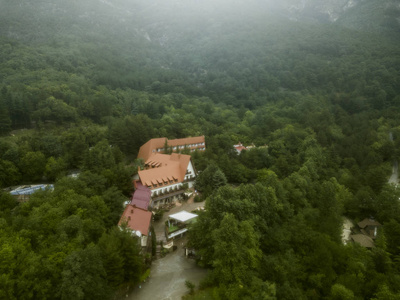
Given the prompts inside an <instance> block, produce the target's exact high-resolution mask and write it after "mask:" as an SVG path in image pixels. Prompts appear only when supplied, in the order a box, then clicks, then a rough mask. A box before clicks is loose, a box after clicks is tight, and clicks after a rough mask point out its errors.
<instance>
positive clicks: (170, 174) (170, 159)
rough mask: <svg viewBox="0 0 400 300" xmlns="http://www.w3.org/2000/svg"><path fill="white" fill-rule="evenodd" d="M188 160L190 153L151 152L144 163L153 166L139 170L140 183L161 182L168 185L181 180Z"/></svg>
mask: <svg viewBox="0 0 400 300" xmlns="http://www.w3.org/2000/svg"><path fill="white" fill-rule="evenodd" d="M189 162H190V155H185V154H178V153H172V154H171V155H168V154H159V153H157V154H153V155H152V156H151V157H150V158H149V159H148V160H147V161H146V162H145V165H150V166H155V167H154V168H150V169H147V170H142V171H139V172H138V174H139V178H140V181H141V182H142V184H144V185H146V186H152V185H154V184H157V185H158V184H160V183H161V184H163V185H165V186H168V185H170V184H172V183H170V181H173V183H176V182H182V181H183V180H184V179H185V175H186V170H187V167H188V165H189Z"/></svg>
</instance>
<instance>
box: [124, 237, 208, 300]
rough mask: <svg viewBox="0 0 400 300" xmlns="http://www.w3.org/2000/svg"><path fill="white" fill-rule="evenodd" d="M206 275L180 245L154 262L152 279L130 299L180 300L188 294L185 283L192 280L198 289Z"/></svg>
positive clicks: (137, 289)
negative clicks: (185, 254) (187, 256)
mask: <svg viewBox="0 0 400 300" xmlns="http://www.w3.org/2000/svg"><path fill="white" fill-rule="evenodd" d="M206 274H207V271H206V270H205V269H202V268H199V267H198V266H197V265H196V264H195V261H194V260H193V259H189V258H186V257H185V256H184V250H183V248H182V247H181V246H180V245H179V246H178V249H177V250H176V251H174V252H172V253H169V254H167V255H166V256H165V257H164V258H161V259H158V260H156V261H154V262H153V264H152V266H151V275H150V277H149V278H148V279H147V280H146V282H144V283H143V284H142V285H141V286H140V288H139V287H137V288H136V289H135V290H134V291H133V292H132V293H131V294H130V295H129V297H128V299H130V300H180V299H181V297H182V296H183V295H185V294H186V293H187V292H188V289H187V288H186V286H185V281H186V280H190V281H191V282H193V283H195V284H196V287H198V284H199V282H200V280H201V279H202V278H204V276H205V275H206Z"/></svg>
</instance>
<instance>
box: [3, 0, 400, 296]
mask: <svg viewBox="0 0 400 300" xmlns="http://www.w3.org/2000/svg"><path fill="white" fill-rule="evenodd" d="M399 116H400V5H399V2H398V1H394V0H380V1H373V0H335V1H334V0H318V1H317V0H282V1H273V0H247V1H244V0H214V1H212V0H179V1H178V0H164V1H160V0H148V1H144V0H82V1H78V0H76V1H72V0H71V1H61V0H52V1H49V0H30V1H29V0H0V186H1V188H2V189H1V191H0V245H1V247H0V299H9V300H11V299H116V298H118V297H120V296H121V295H124V294H125V291H131V290H132V289H134V288H135V287H136V286H137V285H138V284H140V283H141V282H142V281H143V280H144V278H146V276H148V274H149V272H150V271H149V269H151V261H152V259H154V258H153V254H154V253H143V252H141V251H140V249H139V247H138V243H137V241H136V239H134V238H132V236H131V234H130V233H128V232H126V231H123V230H120V229H119V228H118V226H117V224H118V221H119V219H120V217H121V214H122V212H123V210H124V206H123V203H124V202H125V201H127V200H130V198H131V195H132V192H133V185H132V178H133V176H135V175H136V174H137V172H138V167H143V161H140V160H138V159H137V155H138V152H139V148H140V147H141V146H142V145H143V144H144V143H146V142H147V141H148V140H150V139H152V138H158V137H167V138H168V139H177V138H185V137H193V136H200V135H204V136H205V139H206V151H204V152H198V151H196V152H193V153H191V157H192V161H193V163H194V165H195V167H196V170H197V171H199V176H198V179H197V180H196V189H197V190H198V191H199V192H200V198H199V200H200V201H204V203H205V211H204V212H201V213H199V217H198V221H197V222H196V223H195V224H194V225H193V226H192V227H191V228H190V231H189V235H188V243H189V246H190V247H193V248H194V249H196V251H197V254H198V261H197V263H198V264H199V266H200V267H202V268H207V269H208V270H209V272H208V273H207V274H208V275H207V276H206V277H205V278H204V280H203V281H202V282H201V283H200V284H199V285H198V286H197V287H196V291H195V293H194V295H187V296H185V297H186V298H185V299H193V300H195V299H200V298H201V297H203V298H205V299H229V300H231V299H296V300H297V299H374V300H383V299H385V300H386V299H400V201H399V199H400V191H399V190H398V188H397V184H398V178H397V177H396V176H395V177H392V178H395V179H393V180H392V179H391V181H390V183H389V178H391V176H393V175H396V174H397V167H396V166H397V161H398V159H399V156H400V118H399ZM238 143H242V144H243V145H245V146H254V147H253V149H251V150H247V151H246V150H245V151H242V152H241V153H240V154H238V153H237V152H236V151H235V149H234V147H233V145H235V144H238ZM73 173H79V177H77V178H75V177H71V176H68V175H71V174H73ZM215 174H218V176H217V177H216V176H215ZM39 183H46V184H54V190H44V191H39V192H36V193H34V194H33V195H32V196H31V197H30V199H29V201H27V202H23V203H18V202H17V201H16V200H15V198H14V197H12V196H11V195H10V193H9V191H10V189H11V188H12V187H15V186H19V185H32V184H39ZM344 218H346V220H351V221H352V222H353V224H354V229H353V233H354V234H358V233H360V232H359V229H358V227H357V223H359V222H360V221H362V220H364V219H365V218H373V219H374V220H376V221H377V222H379V223H380V224H381V225H382V226H380V227H379V230H378V232H377V236H376V238H375V239H374V241H373V243H374V247H371V248H366V247H363V246H362V245H360V244H358V243H353V242H350V241H349V242H347V243H343V242H342V232H343V220H344ZM357 230H358V231H357ZM200 258H201V259H200ZM146 274H147V275H146ZM203 298H201V299H203Z"/></svg>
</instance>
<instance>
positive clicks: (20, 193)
mask: <svg viewBox="0 0 400 300" xmlns="http://www.w3.org/2000/svg"><path fill="white" fill-rule="evenodd" d="M46 189H48V190H53V189H54V185H52V184H36V185H22V186H20V187H18V188H16V189H14V190H12V191H11V192H10V194H11V195H13V196H14V197H16V198H17V201H18V202H25V201H28V200H29V197H30V195H32V194H33V193H34V192H36V191H37V190H46Z"/></svg>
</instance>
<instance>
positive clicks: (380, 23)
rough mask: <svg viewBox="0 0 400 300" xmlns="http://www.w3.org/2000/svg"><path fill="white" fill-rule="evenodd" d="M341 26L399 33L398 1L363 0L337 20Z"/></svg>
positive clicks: (399, 6)
mask: <svg viewBox="0 0 400 300" xmlns="http://www.w3.org/2000/svg"><path fill="white" fill-rule="evenodd" d="M337 23H338V24H339V25H341V26H344V27H347V28H351V29H355V30H359V31H369V32H379V33H381V34H382V33H389V34H395V35H397V36H399V34H400V3H399V2H398V1H393V0H382V1H363V2H362V3H360V4H359V5H358V6H357V7H354V8H351V9H349V10H347V11H346V12H345V13H344V14H343V15H342V16H341V17H340V18H339V19H338V20H337Z"/></svg>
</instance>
